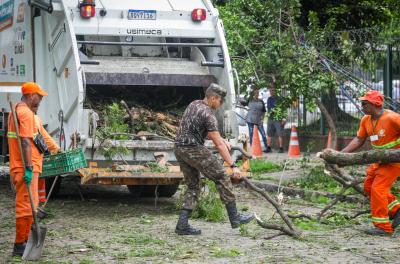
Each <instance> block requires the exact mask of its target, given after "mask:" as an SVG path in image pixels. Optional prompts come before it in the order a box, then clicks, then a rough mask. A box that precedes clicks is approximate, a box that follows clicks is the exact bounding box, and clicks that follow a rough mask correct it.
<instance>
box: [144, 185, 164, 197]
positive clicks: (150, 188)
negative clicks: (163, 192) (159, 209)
mask: <svg viewBox="0 0 400 264" xmlns="http://www.w3.org/2000/svg"><path fill="white" fill-rule="evenodd" d="M158 189H160V186H158ZM155 193H156V185H143V191H142V195H141V197H155Z"/></svg>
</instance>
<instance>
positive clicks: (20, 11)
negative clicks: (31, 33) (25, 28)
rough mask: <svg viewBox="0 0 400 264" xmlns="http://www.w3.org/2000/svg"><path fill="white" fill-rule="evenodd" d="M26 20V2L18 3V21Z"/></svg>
mask: <svg viewBox="0 0 400 264" xmlns="http://www.w3.org/2000/svg"><path fill="white" fill-rule="evenodd" d="M24 20H25V3H21V4H19V5H18V13H17V23H21V22H24Z"/></svg>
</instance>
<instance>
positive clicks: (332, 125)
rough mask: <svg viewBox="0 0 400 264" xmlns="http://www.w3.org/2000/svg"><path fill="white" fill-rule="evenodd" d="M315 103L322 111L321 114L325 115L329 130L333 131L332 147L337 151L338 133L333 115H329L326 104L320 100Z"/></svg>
mask: <svg viewBox="0 0 400 264" xmlns="http://www.w3.org/2000/svg"><path fill="white" fill-rule="evenodd" d="M315 102H316V103H317V105H318V108H319V110H321V113H322V114H323V115H324V117H325V120H326V122H327V124H328V128H329V129H330V131H331V136H332V145H331V147H332V148H333V149H336V146H337V133H336V126H335V122H334V121H333V119H332V117H331V115H330V114H329V112H328V110H327V109H326V107H325V106H324V104H323V103H322V102H321V101H320V100H318V99H317V98H316V99H315Z"/></svg>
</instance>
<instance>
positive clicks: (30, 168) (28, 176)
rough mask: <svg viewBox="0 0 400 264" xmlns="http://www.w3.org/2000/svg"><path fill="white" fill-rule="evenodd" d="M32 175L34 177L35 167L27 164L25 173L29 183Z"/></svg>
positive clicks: (25, 179) (26, 180) (25, 178)
mask: <svg viewBox="0 0 400 264" xmlns="http://www.w3.org/2000/svg"><path fill="white" fill-rule="evenodd" d="M32 177H33V168H32V167H30V166H26V167H25V174H24V181H25V182H26V184H28V185H29V184H30V183H31V181H32Z"/></svg>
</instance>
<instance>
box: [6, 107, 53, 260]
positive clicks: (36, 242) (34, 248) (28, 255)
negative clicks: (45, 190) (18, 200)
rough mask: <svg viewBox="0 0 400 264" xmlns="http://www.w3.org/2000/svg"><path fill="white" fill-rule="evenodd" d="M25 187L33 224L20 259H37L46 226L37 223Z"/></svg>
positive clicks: (41, 249) (16, 123) (17, 130)
mask: <svg viewBox="0 0 400 264" xmlns="http://www.w3.org/2000/svg"><path fill="white" fill-rule="evenodd" d="M10 108H11V112H12V115H13V119H14V126H15V132H16V134H17V141H18V147H19V152H20V153H21V160H22V164H23V166H24V168H25V164H26V163H25V159H24V155H23V153H22V144H21V138H20V136H19V127H18V119H17V114H16V112H15V106H14V104H13V103H12V102H10ZM27 189H28V193H29V202H30V203H31V208H32V216H33V225H32V231H31V233H30V235H29V239H28V243H27V244H26V247H25V251H24V254H23V256H22V259H23V260H38V259H40V257H41V256H42V251H43V244H44V239H45V237H46V231H47V228H46V226H43V225H39V221H38V219H37V216H36V211H35V205H34V203H33V198H32V191H31V188H30V185H28V184H27Z"/></svg>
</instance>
